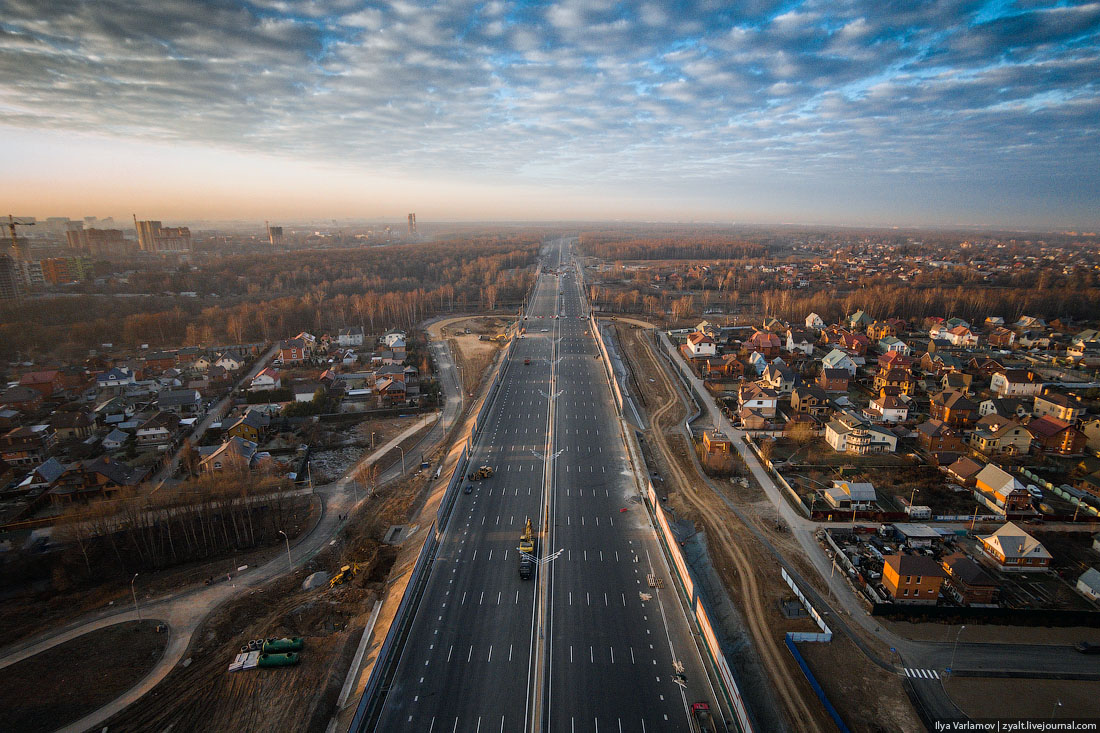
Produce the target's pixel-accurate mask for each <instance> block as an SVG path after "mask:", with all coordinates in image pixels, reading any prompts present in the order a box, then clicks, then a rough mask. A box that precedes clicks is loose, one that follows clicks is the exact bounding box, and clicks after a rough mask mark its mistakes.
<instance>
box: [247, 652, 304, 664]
mask: <svg viewBox="0 0 1100 733" xmlns="http://www.w3.org/2000/svg"><path fill="white" fill-rule="evenodd" d="M298 661H299V660H298V652H287V653H285V654H268V653H267V652H264V653H262V654H260V658H259V660H258V661H257V662H256V663H257V664H258V665H259V666H261V667H293V666H294V665H295V664H297V663H298Z"/></svg>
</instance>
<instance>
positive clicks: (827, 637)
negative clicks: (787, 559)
mask: <svg viewBox="0 0 1100 733" xmlns="http://www.w3.org/2000/svg"><path fill="white" fill-rule="evenodd" d="M779 571H780V573H781V574H782V575H783V580H785V581H787V585H788V586H790V588H791V590H793V591H794V594H795V596H797V597H798V600H800V601H801V602H802V605H803V606H805V608H806V610H807V611H809V612H810V618H812V619H813V620H814V621H815V622H816V623H817V628H819V629H821V633H820V634H810V633H807V632H803V631H798V632H793V633H788V634H787V636H788V637H789V636H793V637H794V640H795V641H832V640H833V632H832V630H831V629H830V628H829V626H828V624H826V623H825V619H823V618H822V617H821V614H820V613H818V612H817V609H816V608H814V607H813V604H811V603H810V599H809V598H807V597H806V595H805V594H804V593H803V592H802V591H801V590H799V588H798V585H797V584H795V582H794V579H793V578H791V576H790V575H788V574H787V569H786V568H780V569H779Z"/></svg>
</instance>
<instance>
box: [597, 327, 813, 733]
mask: <svg viewBox="0 0 1100 733" xmlns="http://www.w3.org/2000/svg"><path fill="white" fill-rule="evenodd" d="M617 331H618V342H619V343H620V344H622V345H623V347H624V348H623V351H624V352H625V355H626V356H627V357H628V361H629V363H630V365H631V368H632V369H634V370H635V376H636V377H639V378H638V379H637V382H639V383H642V384H645V385H647V395H646V397H645V400H644V402H645V403H646V404H647V405H648V406H649V418H650V420H651V422H652V425H651V427H650V430H648V431H647V432H646V440H647V443H648V444H649V445H650V446H651V447H652V448H654V451H653V453H654V457H655V459H656V463H657V465H656V466H655V467H654V468H656V470H657V471H658V472H660V473H661V475H662V476H664V477H665V481H664V482H663V483H662V489H663V490H665V491H667V492H668V507H669V508H670V509H672V510H673V511H675V512H676V513H677V514H678V515H679V516H682V517H686V518H689V519H691V520H692V521H694V522H695V523H696V525H697V526H701V527H702V529H703V530H704V531H705V532H706V535H707V549H708V554H709V556H710V559H711V561H712V563H713V564H714V567H715V569H716V570H717V571H718V574H719V576H720V577H721V578H722V580H723V583H724V585H725V586H726V590H727V592H728V593H729V595H730V597H731V599H733V601H734V603H736V604H737V605H738V607H739V609H740V610H741V613H742V616H743V617H744V619H745V620H746V622H747V623H748V626H749V631H750V634H751V636H752V640H753V645H754V647H755V648H756V650H757V652H758V654H759V657H760V660H761V663H762V664H763V666H764V668H765V671H766V672H767V674H768V677H769V678H770V680H771V681H772V684H773V686H774V692H775V695H776V698H777V699H778V700H779V701H780V704H781V706H782V708H783V710H782V713H783V715H784V717H785V718H786V720H787V723H788V725H789V727H790V729H791V730H799V731H811V730H813V731H826V730H833V729H835V726H834V724H833V722H832V720H831V719H830V718H829V717H828V715H827V714H826V713H825V711H824V708H823V707H822V706H821V704H820V703H819V702H818V700H817V698H816V696H815V695H814V693H813V691H812V690H811V689H810V686H809V684H808V683H807V682H806V680H805V677H804V676H803V675H802V672H801V670H799V669H798V666H797V664H796V663H795V661H794V659H793V658H792V657H791V655H790V653H789V652H788V651H787V650H786V648H784V646H783V636H784V634H785V633H786V632H787V631H793V630H797V629H802V630H807V629H806V627H805V624H806V621H805V620H798V621H789V620H787V619H784V618H783V616H782V615H781V614H780V612H779V610H778V606H779V601H780V600H782V599H784V598H787V597H788V596H789V595H790V593H789V589H788V588H787V587H786V585H785V584H784V583H783V581H782V580H781V579H780V577H779V567H778V564H777V563H776V562H775V559H774V558H773V557H772V556H771V555H769V554H768V553H767V552H766V551H764V550H763V549H762V548H761V547H760V545H759V543H758V542H756V541H755V538H754V537H753V536H752V534H751V533H750V532H749V530H748V528H747V527H745V525H744V524H743V523H742V522H741V520H740V519H739V518H738V517H737V515H736V514H734V513H733V512H732V511H731V510H730V509H729V507H727V506H726V505H725V504H724V503H723V502H722V501H721V500H720V499H719V498H718V497H717V496H715V495H714V493H713V492H711V491H710V490H709V489H708V488H707V486H706V484H705V483H703V482H702V480H701V477H700V475H699V474H698V472H697V470H696V467H695V464H694V462H693V461H692V460H691V453H690V452H691V451H693V450H694V448H693V447H691V446H689V445H688V443H687V441H686V439H685V438H684V437H683V435H682V434H681V433H679V432H678V430H677V427H678V426H679V425H680V424H681V423H682V421H683V419H684V417H685V415H686V412H687V411H686V409H685V407H684V406H683V404H682V402H681V401H680V398H679V395H678V393H677V391H676V388H675V386H674V384H673V382H672V380H671V379H670V378H669V376H668V375H667V373H666V372H665V370H664V368H663V367H662V366H661V364H660V361H659V360H658V357H657V355H656V354H655V353H654V351H653V349H652V347H651V345H650V343H649V341H648V340H647V339H646V337H645V336H644V335H643V332H642V331H639V330H633V329H622V328H618V329H617ZM650 379H653V380H654V381H653V382H650V381H649V380H650ZM796 627H797V629H796Z"/></svg>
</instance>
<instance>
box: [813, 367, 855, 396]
mask: <svg viewBox="0 0 1100 733" xmlns="http://www.w3.org/2000/svg"><path fill="white" fill-rule="evenodd" d="M850 376H851V375H849V373H848V370H847V369H829V368H824V369H822V370H821V373H820V374H818V375H817V386H819V387H821V388H822V389H823V390H825V391H826V392H847V391H848V379H849V378H850Z"/></svg>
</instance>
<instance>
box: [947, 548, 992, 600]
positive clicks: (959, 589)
mask: <svg viewBox="0 0 1100 733" xmlns="http://www.w3.org/2000/svg"><path fill="white" fill-rule="evenodd" d="M940 564H941V566H942V567H943V570H944V572H945V573H946V574H947V582H946V583H945V587H946V589H947V592H948V594H949V595H950V596H951V597H952V598H954V599H955V602H956V603H961V604H962V605H964V606H984V605H991V604H992V603H993V602H994V601H995V600H996V598H997V594H998V593H999V592H1000V589H1001V587H1000V584H999V583H998V582H997V581H996V580H994V579H993V577H992V576H991V575H989V573H987V572H985V571H984V570H982V567H981V565H979V564H978V563H976V562H974V561H973V560H971V559H970V558H969V557H967V556H966V555H965V554H963V553H961V552H955V553H952V554H950V555H947V556H946V557H944V558H943V559H942V560H940Z"/></svg>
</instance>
